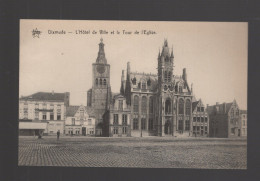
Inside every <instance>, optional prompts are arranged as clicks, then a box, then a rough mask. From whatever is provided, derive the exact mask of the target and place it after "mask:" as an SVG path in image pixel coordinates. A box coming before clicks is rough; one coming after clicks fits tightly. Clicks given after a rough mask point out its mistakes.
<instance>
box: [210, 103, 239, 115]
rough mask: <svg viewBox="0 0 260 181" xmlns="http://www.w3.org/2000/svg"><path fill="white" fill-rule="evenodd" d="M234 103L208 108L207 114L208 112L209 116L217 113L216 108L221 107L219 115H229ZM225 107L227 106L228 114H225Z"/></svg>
mask: <svg viewBox="0 0 260 181" xmlns="http://www.w3.org/2000/svg"><path fill="white" fill-rule="evenodd" d="M233 103H234V102H230V103H222V104H218V105H213V106H208V108H207V112H208V114H211V113H213V112H215V111H216V106H218V107H219V111H218V114H227V113H228V112H229V110H230V109H231V107H232V105H233ZM225 106H226V112H225Z"/></svg>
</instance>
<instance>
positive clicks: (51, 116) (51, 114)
mask: <svg viewBox="0 0 260 181" xmlns="http://www.w3.org/2000/svg"><path fill="white" fill-rule="evenodd" d="M53 119H54V115H53V112H51V113H50V120H53Z"/></svg>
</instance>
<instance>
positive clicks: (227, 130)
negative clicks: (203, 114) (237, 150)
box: [207, 100, 241, 138]
mask: <svg viewBox="0 0 260 181" xmlns="http://www.w3.org/2000/svg"><path fill="white" fill-rule="evenodd" d="M207 112H208V115H209V120H210V123H209V127H210V128H209V129H210V137H218V138H230V137H239V136H241V121H240V110H239V107H238V104H237V102H236V100H234V101H233V102H231V103H223V104H219V103H216V105H213V106H208V107H207Z"/></svg>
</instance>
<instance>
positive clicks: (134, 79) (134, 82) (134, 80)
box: [132, 77, 136, 85]
mask: <svg viewBox="0 0 260 181" xmlns="http://www.w3.org/2000/svg"><path fill="white" fill-rule="evenodd" d="M132 83H133V84H134V85H136V78H135V77H134V78H133V79H132Z"/></svg>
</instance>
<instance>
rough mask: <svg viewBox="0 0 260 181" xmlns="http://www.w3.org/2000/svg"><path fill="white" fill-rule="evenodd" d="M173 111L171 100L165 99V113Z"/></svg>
mask: <svg viewBox="0 0 260 181" xmlns="http://www.w3.org/2000/svg"><path fill="white" fill-rule="evenodd" d="M170 113H171V100H170V99H167V100H166V101H165V114H170Z"/></svg>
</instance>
